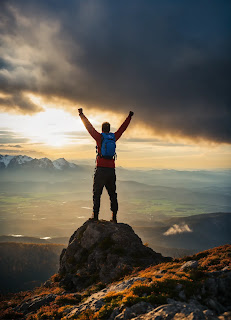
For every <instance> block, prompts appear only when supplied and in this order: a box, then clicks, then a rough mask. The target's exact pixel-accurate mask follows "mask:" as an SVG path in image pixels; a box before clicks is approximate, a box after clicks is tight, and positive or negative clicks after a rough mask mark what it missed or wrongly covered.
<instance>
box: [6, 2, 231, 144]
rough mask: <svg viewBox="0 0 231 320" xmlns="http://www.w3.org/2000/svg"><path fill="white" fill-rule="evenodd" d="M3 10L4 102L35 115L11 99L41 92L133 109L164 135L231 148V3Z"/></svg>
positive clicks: (11, 5)
mask: <svg viewBox="0 0 231 320" xmlns="http://www.w3.org/2000/svg"><path fill="white" fill-rule="evenodd" d="M0 6H2V10H1V12H2V13H1V15H2V16H1V17H0V18H1V23H0V28H1V30H0V32H1V43H2V44H3V45H2V49H1V61H0V65H1V66H2V69H1V70H0V88H1V90H2V92H3V93H7V94H11V93H13V97H10V98H9V97H8V99H9V100H8V103H7V101H2V104H4V103H6V106H8V107H9V108H18V109H21V110H22V111H23V112H37V111H38V109H36V107H35V105H34V104H33V105H30V103H32V102H30V101H29V100H27V103H26V101H23V100H22V99H21V100H20V99H19V101H18V104H15V99H14V97H15V96H16V95H17V94H18V95H19V97H22V96H23V97H26V96H25V94H24V93H25V92H34V93H37V94H40V95H44V96H47V97H48V98H52V97H60V98H66V99H68V100H70V101H72V102H73V105H74V104H76V103H77V104H78V103H79V104H84V105H86V106H87V107H97V108H101V109H102V110H105V109H111V110H114V111H118V112H126V113H127V112H128V111H129V110H130V109H132V110H134V111H135V117H136V119H137V120H140V121H142V122H143V123H145V124H146V125H147V126H150V127H152V128H153V130H154V131H155V132H157V133H159V134H162V135H165V134H173V135H176V136H186V137H189V138H192V139H201V138H202V139H209V140H212V141H217V142H228V143H230V142H231V126H230V119H231V106H230V102H231V90H230V82H231V81H230V80H231V79H230V78H231V44H230V38H231V23H230V21H231V19H230V12H231V3H230V2H229V1H225V0H222V1H219V2H218V1H203V2H201V1H194V2H193V3H192V2H190V4H189V3H185V2H184V1H174V2H173V1H170V0H169V1H148V0H146V1H141V0H127V1H122V0H118V1H109V0H104V1H102V0H98V1H94V0H90V1H89V0H85V1H80V0H79V1H77V0H76V1H68V2H64V1H61V0H57V1H54V0H48V1H45V0H44V1H39V2H38V1H32V0H30V1H28V0H23V1H20V2H18V1H3V2H2V3H1V5H0ZM20 49H21V50H20ZM23 94H24V95H23ZM16 97H17V96H16ZM1 99H3V100H4V98H1ZM16 100H17V99H16ZM12 101H13V102H12ZM0 102H1V101H0ZM24 103H25V105H24ZM28 103H29V104H28ZM86 113H87V111H86Z"/></svg>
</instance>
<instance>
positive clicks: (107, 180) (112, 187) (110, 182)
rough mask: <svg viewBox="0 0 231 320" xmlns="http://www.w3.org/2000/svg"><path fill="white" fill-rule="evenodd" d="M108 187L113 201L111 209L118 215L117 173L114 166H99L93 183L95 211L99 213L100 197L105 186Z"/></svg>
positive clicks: (96, 213)
mask: <svg viewBox="0 0 231 320" xmlns="http://www.w3.org/2000/svg"><path fill="white" fill-rule="evenodd" d="M104 186H105V187H106V189H107V192H108V194H109V197H110V201H111V211H112V212H113V214H114V215H116V213H117V211H118V201H117V193H116V174H115V169H114V168H105V167H97V168H96V170H95V175H94V184H93V212H94V214H95V215H98V214H99V208H100V198H101V194H102V192H103V187H104Z"/></svg>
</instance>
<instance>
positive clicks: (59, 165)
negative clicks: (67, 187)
mask: <svg viewBox="0 0 231 320" xmlns="http://www.w3.org/2000/svg"><path fill="white" fill-rule="evenodd" d="M53 165H54V166H55V168H56V169H58V170H62V169H63V168H75V167H76V165H75V164H74V163H70V162H68V161H67V160H66V159H64V158H59V159H57V160H54V161H53Z"/></svg>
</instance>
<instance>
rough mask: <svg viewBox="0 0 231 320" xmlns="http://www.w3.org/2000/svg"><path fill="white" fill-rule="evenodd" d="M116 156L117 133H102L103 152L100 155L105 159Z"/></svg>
mask: <svg viewBox="0 0 231 320" xmlns="http://www.w3.org/2000/svg"><path fill="white" fill-rule="evenodd" d="M115 156H116V142H115V134H114V133H112V132H109V133H105V132H102V133H101V153H100V157H102V158H105V159H115Z"/></svg>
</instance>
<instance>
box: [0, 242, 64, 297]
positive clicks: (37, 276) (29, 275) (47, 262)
mask: <svg viewBox="0 0 231 320" xmlns="http://www.w3.org/2000/svg"><path fill="white" fill-rule="evenodd" d="M62 249H63V245H58V244H29V243H27V244H25V243H11V242H2V243H0V270H1V273H0V288H1V291H0V292H1V293H4V292H5V293H6V292H17V291H20V290H29V289H32V288H34V287H35V286H39V285H41V284H42V283H43V282H44V281H45V280H47V279H48V278H49V277H50V276H51V275H53V274H54V273H55V272H57V270H58V263H59V256H60V253H61V251H62Z"/></svg>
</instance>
